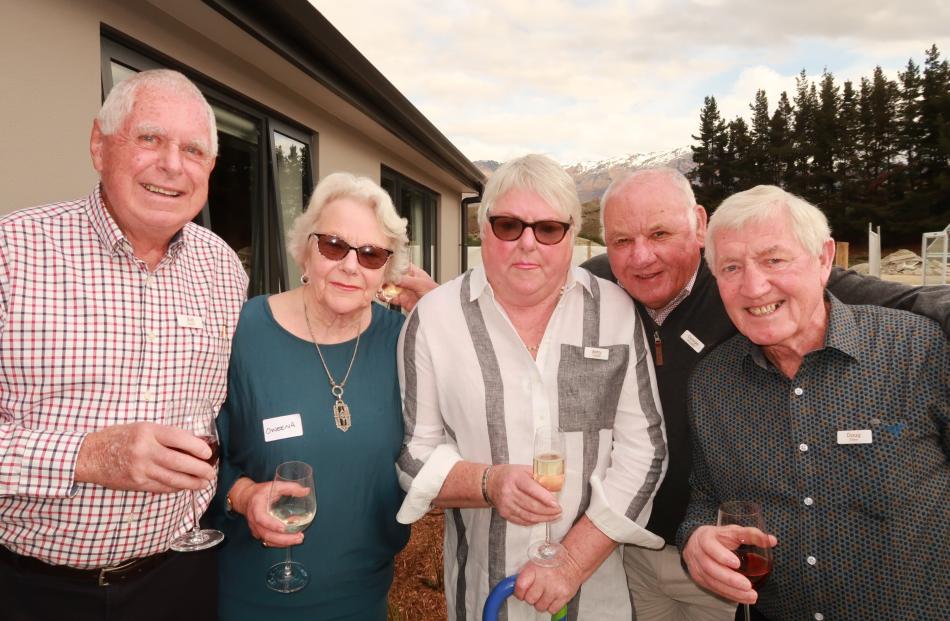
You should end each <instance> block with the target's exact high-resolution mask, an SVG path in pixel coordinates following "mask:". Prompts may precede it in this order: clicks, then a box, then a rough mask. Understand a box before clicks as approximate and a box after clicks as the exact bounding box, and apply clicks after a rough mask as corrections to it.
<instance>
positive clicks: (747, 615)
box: [743, 604, 749, 621]
mask: <svg viewBox="0 0 950 621" xmlns="http://www.w3.org/2000/svg"><path fill="white" fill-rule="evenodd" d="M743 606H744V607H745V621H749V605H748V604H743Z"/></svg>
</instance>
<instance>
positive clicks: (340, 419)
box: [300, 292, 360, 432]
mask: <svg viewBox="0 0 950 621" xmlns="http://www.w3.org/2000/svg"><path fill="white" fill-rule="evenodd" d="M300 299H302V300H303V317H304V321H306V322H307V330H309V331H310V338H312V339H313V346H314V347H316V348H317V355H318V356H320V362H322V363H323V370H324V371H326V373H327V379H328V380H329V381H330V394H332V395H333V396H334V397H336V403H334V404H333V421H334V422H335V423H336V428H337V429H339V430H340V431H343V432H345V431H348V430H349V428H350V427H351V426H352V425H353V419H352V417H351V416H350V406H348V405H347V404H346V402H344V401H343V387H344V386H346V380H348V379H349V378H350V371H352V370H353V362H354V361H355V360H356V352H357V351H359V348H360V325H359V323H357V325H356V346H355V347H354V348H353V357H352V358H350V366H348V367H347V368H346V375H344V376H343V381H342V382H340V383H339V384H337V383H336V380H335V379H333V375H331V374H330V368H329V367H328V366H327V361H326V360H324V358H323V352H322V351H320V345H318V344H317V337H316V335H314V333H313V326H311V325H310V314H309V313H308V312H307V295H306V292H304V294H303V295H301V296H300Z"/></svg>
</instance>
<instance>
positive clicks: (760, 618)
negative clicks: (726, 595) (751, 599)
mask: <svg viewBox="0 0 950 621" xmlns="http://www.w3.org/2000/svg"><path fill="white" fill-rule="evenodd" d="M736 621H745V606H743V605H742V604H739V606H738V607H737V608H736ZM749 621H769V619H768V617H766V616H765V615H764V614H762V613H761V612H759V611H758V609H757V608H756V607H755V606H753V607H752V608H750V609H749Z"/></svg>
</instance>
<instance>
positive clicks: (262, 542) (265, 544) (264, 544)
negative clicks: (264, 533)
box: [261, 539, 267, 548]
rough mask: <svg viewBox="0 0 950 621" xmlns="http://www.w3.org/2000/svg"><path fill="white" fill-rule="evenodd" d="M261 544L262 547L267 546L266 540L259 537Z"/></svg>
mask: <svg viewBox="0 0 950 621" xmlns="http://www.w3.org/2000/svg"><path fill="white" fill-rule="evenodd" d="M261 545H262V546H264V547H265V548H266V547H267V542H266V541H264V540H263V539H261Z"/></svg>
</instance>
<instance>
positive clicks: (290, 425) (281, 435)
mask: <svg viewBox="0 0 950 621" xmlns="http://www.w3.org/2000/svg"><path fill="white" fill-rule="evenodd" d="M302 435H303V423H302V422H301V421H300V414H287V415H286V416H275V417H274V418H267V419H265V420H264V442H273V441H274V440H283V439H285V438H296V437H297V436H302Z"/></svg>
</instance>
